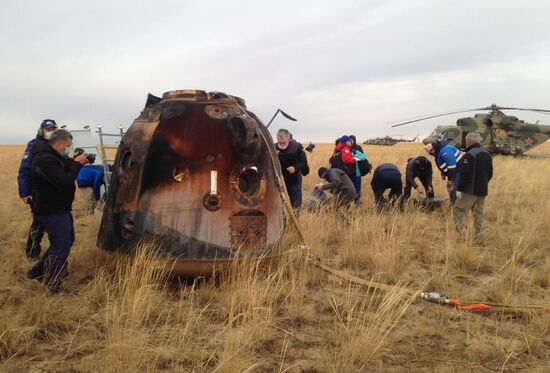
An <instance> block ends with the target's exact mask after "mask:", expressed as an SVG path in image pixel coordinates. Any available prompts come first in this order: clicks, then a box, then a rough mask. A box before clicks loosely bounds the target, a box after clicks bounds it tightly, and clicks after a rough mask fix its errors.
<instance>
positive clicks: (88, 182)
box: [76, 165, 105, 214]
mask: <svg viewBox="0 0 550 373" xmlns="http://www.w3.org/2000/svg"><path fill="white" fill-rule="evenodd" d="M104 176H105V171H104V170H103V166H101V165H87V166H86V167H82V168H81V169H80V172H79V173H78V176H77V178H76V184H77V185H78V188H79V189H80V192H81V194H82V198H83V200H84V207H85V209H86V211H87V212H88V213H89V214H93V213H94V211H95V209H96V207H97V206H98V204H99V202H100V201H101V186H102V185H104Z"/></svg>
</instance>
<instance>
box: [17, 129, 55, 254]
mask: <svg viewBox="0 0 550 373" xmlns="http://www.w3.org/2000/svg"><path fill="white" fill-rule="evenodd" d="M56 129H57V123H55V120H52V119H44V120H43V121H42V123H41V124H40V128H38V133H37V134H36V137H35V138H34V139H32V140H31V141H29V142H28V143H27V148H26V149H25V153H24V154H23V159H22V160H21V165H20V166H19V174H18V175H17V184H18V186H19V197H20V198H21V201H23V203H25V204H28V205H29V206H30V208H31V213H32V212H33V210H34V208H33V206H34V199H33V195H32V192H33V185H32V179H31V165H32V151H33V149H34V147H35V146H36V144H37V143H40V142H47V141H48V139H49V138H50V136H51V135H52V133H53V132H54V131H55V130H56ZM42 237H44V228H43V227H42V225H41V224H40V223H39V222H38V221H36V219H34V216H33V219H32V223H31V227H30V229H29V236H28V238H27V244H26V245H25V254H26V255H27V257H28V258H31V259H38V258H39V257H40V251H41V248H40V243H41V242H42Z"/></svg>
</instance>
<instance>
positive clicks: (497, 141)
mask: <svg viewBox="0 0 550 373" xmlns="http://www.w3.org/2000/svg"><path fill="white" fill-rule="evenodd" d="M478 110H479V111H481V110H483V111H485V110H488V111H489V114H474V116H473V117H466V118H460V119H458V120H457V121H456V126H437V127H436V128H435V130H434V131H433V132H432V133H431V134H430V135H429V136H428V137H427V138H425V139H424V140H422V142H423V143H424V144H429V143H431V142H434V141H436V140H438V139H442V140H443V139H444V140H447V141H448V142H449V144H452V145H454V146H456V147H457V148H460V149H464V148H465V147H466V146H465V139H466V135H467V134H468V133H470V132H477V133H479V134H480V135H481V138H482V139H483V140H482V142H481V145H482V146H483V148H485V149H486V150H487V151H489V152H490V153H491V154H503V155H520V154H523V153H525V152H526V151H529V150H531V149H533V148H534V147H536V146H538V145H541V144H543V143H544V142H546V141H547V140H548V139H550V126H549V125H540V124H538V121H537V124H531V123H526V122H525V121H523V120H520V119H518V118H517V117H515V116H511V115H506V114H504V113H503V112H502V110H521V111H533V112H535V113H540V114H550V110H543V109H525V108H515V107H501V106H497V105H496V104H492V105H491V106H487V107H483V108H477V109H471V110H461V111H454V112H450V113H444V114H436V115H430V116H426V117H422V118H418V119H413V120H408V121H406V122H401V123H397V124H394V125H392V127H399V126H403V125H405V124H408V123H414V122H419V121H422V120H426V119H432V118H438V117H442V116H445V115H452V114H458V113H466V112H470V111H478Z"/></svg>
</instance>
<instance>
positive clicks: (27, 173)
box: [17, 136, 46, 198]
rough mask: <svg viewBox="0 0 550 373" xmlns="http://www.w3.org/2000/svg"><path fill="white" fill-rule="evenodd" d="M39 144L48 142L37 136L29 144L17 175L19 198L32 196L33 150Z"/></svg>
mask: <svg viewBox="0 0 550 373" xmlns="http://www.w3.org/2000/svg"><path fill="white" fill-rule="evenodd" d="M37 142H46V140H45V139H44V137H42V136H36V138H34V139H32V140H31V141H29V142H28V143H27V148H26V149H25V153H23V159H22V160H21V165H20V166H19V174H18V175H17V184H18V186H19V197H21V198H23V197H27V196H30V195H32V180H31V165H32V150H33V148H34V146H35V145H36V143H37Z"/></svg>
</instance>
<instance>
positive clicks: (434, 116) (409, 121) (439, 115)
mask: <svg viewBox="0 0 550 373" xmlns="http://www.w3.org/2000/svg"><path fill="white" fill-rule="evenodd" d="M477 110H487V108H477V109H469V110H459V111H451V112H449V113H443V114H435V115H428V116H426V117H422V118H416V119H412V120H408V121H406V122H401V123H397V124H394V125H392V127H400V126H403V125H405V124H409V123H414V122H420V121H422V120H426V119H432V118H439V117H444V116H446V115H452V114H460V113H467V112H469V111H477Z"/></svg>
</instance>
